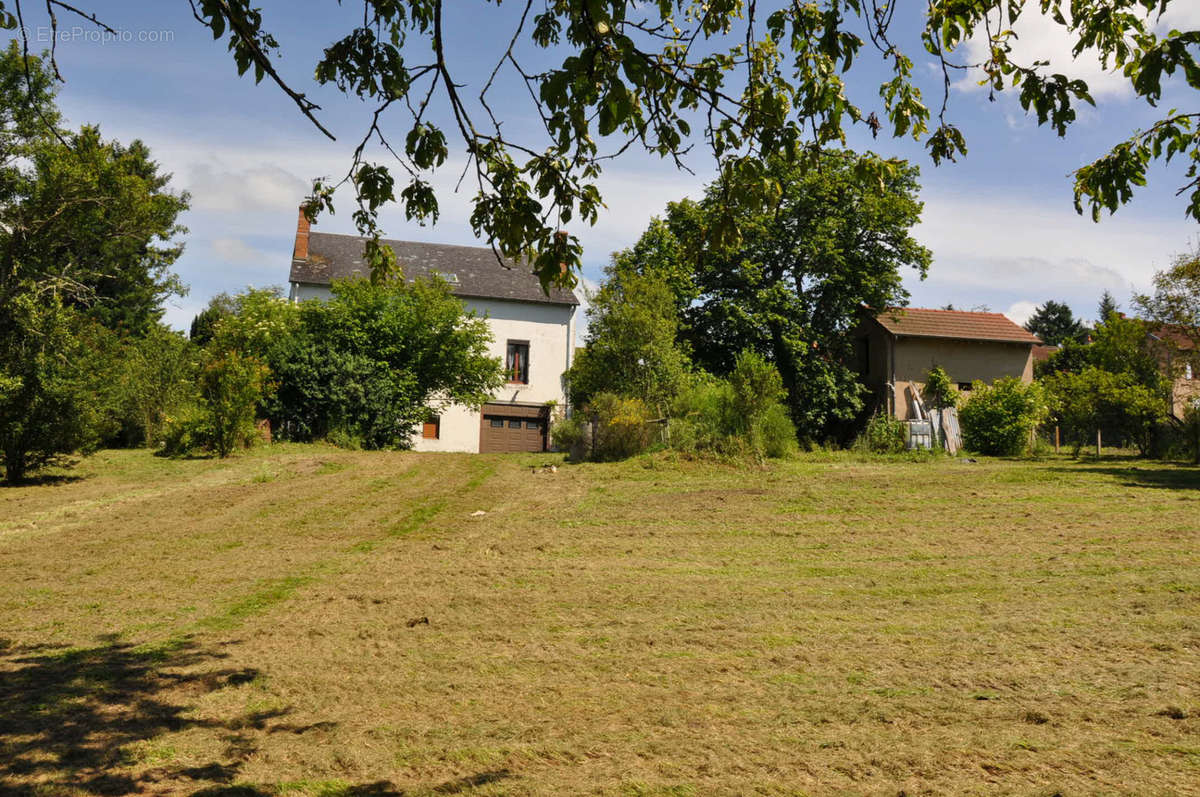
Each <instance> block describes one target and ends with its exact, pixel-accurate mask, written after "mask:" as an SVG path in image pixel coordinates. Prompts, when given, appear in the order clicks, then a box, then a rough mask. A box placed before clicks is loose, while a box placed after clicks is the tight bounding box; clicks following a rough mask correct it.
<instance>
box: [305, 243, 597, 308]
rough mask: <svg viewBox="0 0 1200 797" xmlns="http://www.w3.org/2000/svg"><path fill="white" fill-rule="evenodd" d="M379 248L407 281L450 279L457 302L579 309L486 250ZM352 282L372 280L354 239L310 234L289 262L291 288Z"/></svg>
mask: <svg viewBox="0 0 1200 797" xmlns="http://www.w3.org/2000/svg"><path fill="white" fill-rule="evenodd" d="M383 243H385V244H387V245H388V246H390V247H391V248H392V251H394V252H395V253H396V260H397V262H399V264H400V267H401V269H403V271H404V276H405V278H407V279H416V278H417V277H424V276H428V275H429V274H430V273H431V272H437V273H438V274H440V275H442V276H443V277H445V278H447V279H450V282H451V287H452V289H453V292H454V293H455V294H456V295H458V296H463V297H474V298H481V299H507V300H509V301H514V302H541V303H546V304H579V300H578V299H576V298H575V294H574V293H572V292H571V291H569V290H566V289H564V288H558V287H552V288H551V289H550V295H549V296H547V295H546V293H545V292H544V291H543V290H542V286H541V283H539V282H538V278H537V276H536V275H534V273H533V272H532V271H530V270H529V268H521V267H520V266H518V265H515V264H513V263H512V262H511V261H506V264H507V265H508V266H510V268H505V267H504V266H502V265H500V263H498V262H497V261H496V255H495V254H494V253H493V252H492V250H491V249H490V248H488V247H483V246H451V245H448V244H425V243H417V242H415V241H389V240H385V241H384V242H383ZM451 274H453V275H454V276H455V277H457V278H458V282H457V283H455V282H454V281H453V279H451V278H450V275H451ZM355 276H361V277H367V276H370V270H369V269H368V268H367V267H366V265H365V264H364V263H363V239H362V238H359V237H357V236H354V235H335V234H333V233H327V232H316V231H313V232H310V233H309V234H308V259H307V260H293V261H292V275H291V281H292V282H298V283H305V284H309V285H328V284H329V283H331V282H332V281H333V280H335V279H346V278H348V277H355Z"/></svg>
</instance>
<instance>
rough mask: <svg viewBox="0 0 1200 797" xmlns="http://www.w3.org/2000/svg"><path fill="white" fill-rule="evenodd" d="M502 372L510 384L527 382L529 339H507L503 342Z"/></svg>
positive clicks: (524, 383) (526, 383)
mask: <svg viewBox="0 0 1200 797" xmlns="http://www.w3.org/2000/svg"><path fill="white" fill-rule="evenodd" d="M514 355H515V356H514ZM514 363H515V364H514ZM504 372H505V374H506V376H507V377H508V384H510V385H528V384H529V341H527V340H509V341H507V342H506V343H505V347H504Z"/></svg>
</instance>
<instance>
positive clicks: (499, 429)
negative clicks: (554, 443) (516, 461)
mask: <svg viewBox="0 0 1200 797" xmlns="http://www.w3.org/2000/svg"><path fill="white" fill-rule="evenodd" d="M547 416H548V413H547V411H546V407H545V406H544V405H540V404H538V405H525V404H498V403H493V404H484V405H483V412H482V418H481V419H480V426H479V452H480V453H481V454H490V453H503V452H512V451H545V450H546V432H547V431H548V430H547V426H548V424H547Z"/></svg>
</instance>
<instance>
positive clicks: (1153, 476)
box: [1049, 461, 1200, 490]
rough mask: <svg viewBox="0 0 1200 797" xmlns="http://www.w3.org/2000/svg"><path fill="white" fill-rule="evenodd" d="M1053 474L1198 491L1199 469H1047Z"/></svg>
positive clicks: (1088, 466)
mask: <svg viewBox="0 0 1200 797" xmlns="http://www.w3.org/2000/svg"><path fill="white" fill-rule="evenodd" d="M1049 470H1050V471H1051V472H1053V473H1061V474H1064V475H1070V474H1077V473H1096V474H1099V475H1101V476H1109V477H1111V478H1113V479H1116V480H1118V481H1120V482H1121V484H1122V485H1123V486H1125V487H1152V488H1156V489H1160V490H1200V468H1197V467H1195V466H1194V465H1178V466H1175V467H1167V468H1139V467H1137V466H1136V465H1133V466H1126V467H1112V466H1108V467H1106V466H1104V465H1098V464H1095V462H1094V461H1093V463H1092V464H1081V465H1076V466H1074V467H1067V468H1049Z"/></svg>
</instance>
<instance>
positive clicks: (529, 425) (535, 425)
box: [525, 421, 542, 430]
mask: <svg viewBox="0 0 1200 797" xmlns="http://www.w3.org/2000/svg"><path fill="white" fill-rule="evenodd" d="M525 428H526V429H534V430H541V428H542V424H541V422H540V421H525Z"/></svg>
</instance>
